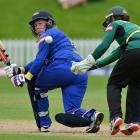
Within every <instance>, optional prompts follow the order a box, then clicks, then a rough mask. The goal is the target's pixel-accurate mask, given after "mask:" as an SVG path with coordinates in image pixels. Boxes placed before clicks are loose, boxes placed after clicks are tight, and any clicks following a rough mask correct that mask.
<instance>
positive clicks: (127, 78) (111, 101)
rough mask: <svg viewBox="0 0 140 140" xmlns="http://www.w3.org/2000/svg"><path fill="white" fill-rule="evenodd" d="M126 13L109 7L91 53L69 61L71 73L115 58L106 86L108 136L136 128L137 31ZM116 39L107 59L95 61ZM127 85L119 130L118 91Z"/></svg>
mask: <svg viewBox="0 0 140 140" xmlns="http://www.w3.org/2000/svg"><path fill="white" fill-rule="evenodd" d="M129 18H130V17H129V15H128V13H127V11H126V10H125V9H124V8H123V7H121V6H115V7H112V8H111V9H110V10H109V12H108V13H107V15H106V18H105V21H104V23H103V26H104V27H105V34H104V38H103V40H102V42H101V43H100V44H99V45H98V46H97V48H96V49H95V51H94V52H93V53H92V54H90V55H89V56H88V57H87V58H86V59H85V60H83V61H81V62H73V65H72V67H71V70H72V71H73V72H74V73H75V74H77V73H80V74H82V73H86V72H87V71H88V70H89V69H96V68H100V67H103V66H105V65H107V64H110V63H112V62H114V61H115V60H117V59H119V60H118V62H117V63H116V65H115V67H114V68H113V71H112V73H111V75H110V78H109V80H108V84H107V101H108V106H109V112H110V121H111V135H115V134H116V133H118V132H119V131H121V132H122V133H123V134H125V135H132V134H133V132H136V131H138V130H139V128H140V28H139V26H138V25H136V24H134V23H132V22H129ZM114 40H116V41H117V42H118V44H119V47H118V48H117V49H116V50H114V51H113V52H112V53H111V54H110V55H109V56H108V57H106V58H104V59H102V60H100V61H98V59H99V58H100V57H101V56H102V55H103V54H104V53H105V51H106V50H107V49H108V48H109V46H110V44H111V43H112V42H113V41H114ZM126 86H128V90H127V99H126V113H125V123H126V126H125V127H124V128H122V129H121V130H120V126H121V124H122V123H123V119H122V117H123V115H122V109H121V91H122V88H124V87H126Z"/></svg>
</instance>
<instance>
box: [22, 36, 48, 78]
mask: <svg viewBox="0 0 140 140" xmlns="http://www.w3.org/2000/svg"><path fill="white" fill-rule="evenodd" d="M38 47H39V50H38V52H37V55H36V58H35V60H34V61H33V63H32V65H31V67H30V69H29V70H28V72H27V74H26V75H25V77H26V78H27V79H28V80H31V79H32V77H33V76H34V75H37V74H38V73H39V72H40V70H41V67H42V65H43V64H44V63H45V60H46V59H47V57H48V53H49V44H48V43H47V42H46V40H45V37H44V39H41V41H39V44H38Z"/></svg>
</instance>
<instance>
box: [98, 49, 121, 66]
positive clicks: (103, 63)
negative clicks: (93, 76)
mask: <svg viewBox="0 0 140 140" xmlns="http://www.w3.org/2000/svg"><path fill="white" fill-rule="evenodd" d="M120 56H121V48H120V47H118V48H117V49H115V50H114V51H112V53H111V54H110V55H109V56H107V57H105V58H104V59H101V60H99V61H97V62H96V65H97V67H98V68H101V67H104V66H106V65H108V64H110V63H112V62H114V61H116V60H117V59H119V58H120Z"/></svg>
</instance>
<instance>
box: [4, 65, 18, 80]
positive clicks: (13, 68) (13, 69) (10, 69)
mask: <svg viewBox="0 0 140 140" xmlns="http://www.w3.org/2000/svg"><path fill="white" fill-rule="evenodd" d="M4 70H5V73H6V75H7V76H8V77H9V78H12V77H13V76H14V75H17V74H19V73H20V72H19V71H20V69H19V67H18V66H17V65H16V64H11V65H10V66H7V67H5V68H4Z"/></svg>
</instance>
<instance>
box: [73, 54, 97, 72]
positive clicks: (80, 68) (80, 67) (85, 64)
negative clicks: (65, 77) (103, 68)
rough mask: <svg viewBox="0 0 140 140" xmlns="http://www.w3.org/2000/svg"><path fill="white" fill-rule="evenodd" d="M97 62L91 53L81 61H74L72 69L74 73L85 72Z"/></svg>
mask: <svg viewBox="0 0 140 140" xmlns="http://www.w3.org/2000/svg"><path fill="white" fill-rule="evenodd" d="M94 64H95V59H94V58H93V56H92V55H91V54H90V55H88V56H87V58H86V59H84V60H83V61H81V62H72V67H71V71H72V72H73V73H74V74H84V73H86V72H87V71H88V70H89V69H90V68H91V67H92V66H93V65H94Z"/></svg>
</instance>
